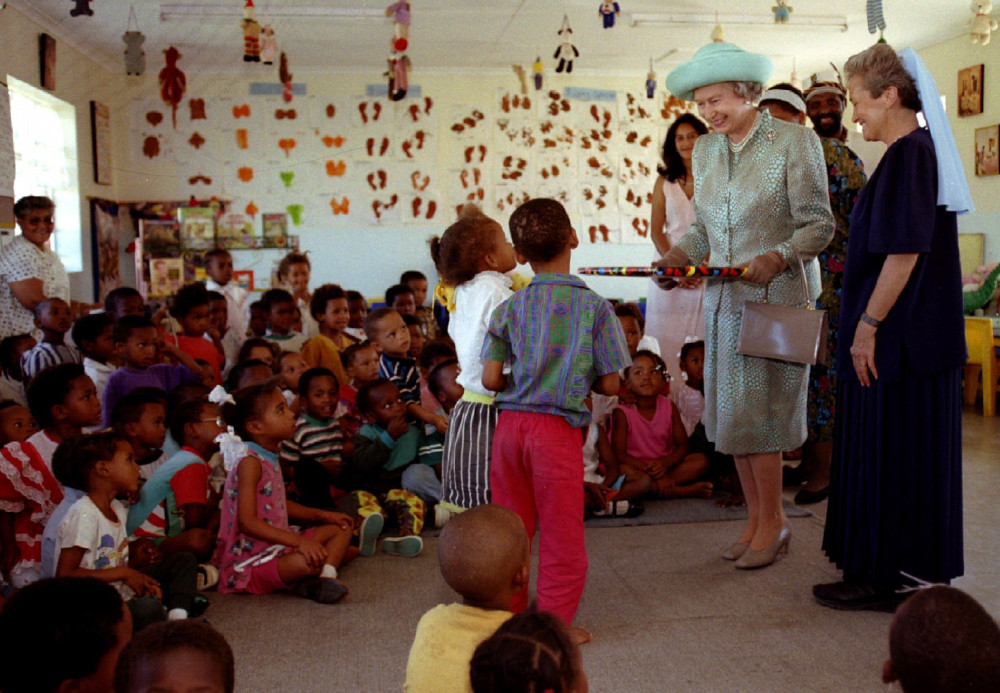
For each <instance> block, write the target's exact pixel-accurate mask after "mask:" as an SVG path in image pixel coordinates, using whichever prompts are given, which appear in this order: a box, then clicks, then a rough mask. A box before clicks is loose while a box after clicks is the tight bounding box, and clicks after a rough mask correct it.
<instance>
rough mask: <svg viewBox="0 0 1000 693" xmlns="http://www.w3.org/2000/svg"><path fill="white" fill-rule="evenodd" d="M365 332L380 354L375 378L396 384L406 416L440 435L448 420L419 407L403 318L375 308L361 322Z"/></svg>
mask: <svg viewBox="0 0 1000 693" xmlns="http://www.w3.org/2000/svg"><path fill="white" fill-rule="evenodd" d="M365 332H366V333H367V334H368V339H369V340H370V341H371V342H372V344H373V345H375V347H376V349H378V351H379V353H380V355H379V367H378V374H379V376H380V377H382V378H388V379H389V380H391V381H392V382H394V383H396V386H397V387H398V388H399V392H400V394H401V396H402V398H403V401H404V402H405V408H406V413H407V414H409V415H411V416H413V417H414V418H416V419H419V420H420V421H422V422H423V423H426V424H431V425H433V426H434V427H435V428H437V430H438V431H440V432H441V433H444V432H445V431H446V430H447V428H448V420H447V419H446V418H445V417H443V416H441V415H440V414H435V413H434V412H430V411H427V410H426V409H425V408H424V407H423V405H421V404H420V375H419V373H418V371H417V362H416V361H414V360H413V359H411V358H410V357H409V355H408V352H409V349H410V333H409V330H408V329H407V327H406V323H405V322H403V317H402V316H401V315H400V314H399V313H397V312H396V311H395V310H393V309H392V308H379V309H377V310H374V311H372V312H371V313H369V314H368V317H367V318H366V319H365Z"/></svg>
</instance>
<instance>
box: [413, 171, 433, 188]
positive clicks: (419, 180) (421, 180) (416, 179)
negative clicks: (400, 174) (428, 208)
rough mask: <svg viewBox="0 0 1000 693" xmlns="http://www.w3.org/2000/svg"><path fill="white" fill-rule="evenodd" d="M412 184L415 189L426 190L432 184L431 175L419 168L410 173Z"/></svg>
mask: <svg viewBox="0 0 1000 693" xmlns="http://www.w3.org/2000/svg"><path fill="white" fill-rule="evenodd" d="M410 184H411V185H412V186H413V189H414V190H426V189H427V186H428V185H430V184H431V177H430V176H428V175H427V174H425V173H423V172H421V171H419V170H417V171H414V172H413V173H411V174H410Z"/></svg>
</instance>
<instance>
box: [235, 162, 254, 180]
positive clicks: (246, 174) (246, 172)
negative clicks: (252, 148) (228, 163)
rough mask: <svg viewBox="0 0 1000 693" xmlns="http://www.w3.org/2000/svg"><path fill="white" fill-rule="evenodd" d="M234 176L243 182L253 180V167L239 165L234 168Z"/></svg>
mask: <svg viewBox="0 0 1000 693" xmlns="http://www.w3.org/2000/svg"><path fill="white" fill-rule="evenodd" d="M236 176H237V177H238V178H239V179H240V180H241V181H243V182H244V183H249V182H250V181H252V180H253V168H251V167H250V166H241V167H240V168H238V169H237V170H236Z"/></svg>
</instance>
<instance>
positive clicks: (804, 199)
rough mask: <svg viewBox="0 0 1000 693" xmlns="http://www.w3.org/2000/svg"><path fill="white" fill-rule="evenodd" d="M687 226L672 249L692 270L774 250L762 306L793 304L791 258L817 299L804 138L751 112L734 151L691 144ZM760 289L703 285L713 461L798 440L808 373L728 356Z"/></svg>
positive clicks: (817, 153) (813, 196) (810, 170)
mask: <svg viewBox="0 0 1000 693" xmlns="http://www.w3.org/2000/svg"><path fill="white" fill-rule="evenodd" d="M692 165H693V166H692V167H693V169H694V176H695V190H694V203H695V211H696V214H697V219H696V221H695V223H694V225H693V226H692V227H691V231H690V232H689V233H688V234H687V235H686V236H684V238H682V239H681V240H680V242H679V243H678V244H677V247H679V248H680V249H681V250H683V251H684V252H685V253H687V256H688V257H689V258H690V259H691V261H692V262H695V263H698V262H701V261H702V260H703V259H704V258H705V257H706V256H707V255H708V254H709V253H711V255H712V264H713V265H730V266H735V265H744V264H746V263H748V262H750V260H752V259H753V258H754V257H756V256H757V255H760V254H762V253H766V252H769V251H772V250H774V251H777V252H778V253H780V254H781V256H782V257H783V258H784V259H785V262H786V263H787V264H788V269H787V270H785V271H782V272H779V273H778V274H777V275H776V276H775V277H774V278H773V279H772V280H771V282H770V284H769V286H768V289H767V293H768V296H767V298H768V301H769V302H770V303H778V304H782V305H803V302H804V297H803V295H802V283H801V278H800V277H799V266H798V261H797V260H796V258H795V253H796V251H798V253H799V254H800V255H801V256H802V259H803V261H804V262H805V263H806V265H805V267H806V279H807V282H808V285H809V292H810V294H811V298H813V299H815V298H816V297H817V296H818V295H819V291H820V278H819V267H818V264H817V262H816V260H815V258H816V255H817V254H818V253H819V252H821V251H822V250H823V249H824V248H826V246H827V244H829V242H830V239H831V238H832V237H833V231H834V222H833V215H832V214H831V212H830V196H829V193H828V192H827V177H826V163H825V161H824V159H823V149H822V147H821V146H820V141H819V138H818V137H817V136H816V133H814V132H813V131H812V130H809V129H807V128H804V127H802V126H799V125H793V124H791V123H785V122H782V121H778V120H775V119H773V118H772V117H771V115H770V114H769V113H766V112H764V113H761V114H760V116H759V117H758V119H757V122H756V123H755V124H754V126H753V127H752V128H751V130H750V133H749V134H748V135H747V137H746V139H745V140H744V141H743V142H742V143H741V145H740V146H739V151H734V148H733V147H731V145H730V140H729V138H728V137H726V136H725V135H720V134H715V133H712V134H708V135H704V136H702V137H701V138H699V139H698V142H697V144H695V149H694V156H693V159H692ZM764 291H765V289H764V287H763V286H760V285H757V284H752V283H750V282H747V281H742V280H735V281H730V280H719V281H710V282H708V287H707V289H706V292H705V415H704V423H705V431H706V433H707V434H708V437H709V439H710V440H712V441H713V442H715V445H716V449H717V450H718V451H719V452H723V453H726V454H735V455H746V454H755V453H766V452H777V451H779V450H792V449H794V448H797V447H798V446H800V445H801V444H802V443H803V441H804V440H805V438H806V389H807V380H808V374H809V373H808V368H807V367H806V366H801V365H798V364H792V363H785V362H782V361H774V360H770V359H760V358H754V357H748V356H740V355H739V354H737V353H736V344H737V338H738V337H739V333H740V320H741V313H742V310H743V304H744V303H746V302H747V301H763V300H764Z"/></svg>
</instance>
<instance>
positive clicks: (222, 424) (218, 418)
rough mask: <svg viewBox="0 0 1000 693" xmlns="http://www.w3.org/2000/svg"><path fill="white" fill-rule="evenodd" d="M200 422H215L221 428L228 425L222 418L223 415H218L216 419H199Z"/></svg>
mask: <svg viewBox="0 0 1000 693" xmlns="http://www.w3.org/2000/svg"><path fill="white" fill-rule="evenodd" d="M198 423H214V424H215V425H216V426H218V427H219V428H225V427H226V422H225V421H223V420H222V417H221V416H217V417H215V418H214V419H199V420H198Z"/></svg>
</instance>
